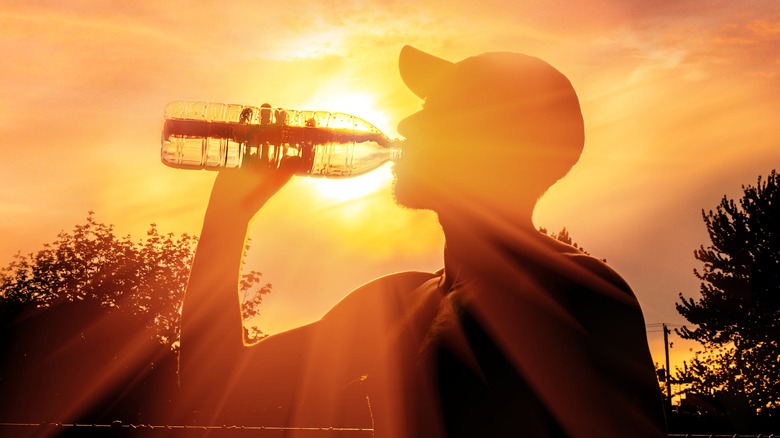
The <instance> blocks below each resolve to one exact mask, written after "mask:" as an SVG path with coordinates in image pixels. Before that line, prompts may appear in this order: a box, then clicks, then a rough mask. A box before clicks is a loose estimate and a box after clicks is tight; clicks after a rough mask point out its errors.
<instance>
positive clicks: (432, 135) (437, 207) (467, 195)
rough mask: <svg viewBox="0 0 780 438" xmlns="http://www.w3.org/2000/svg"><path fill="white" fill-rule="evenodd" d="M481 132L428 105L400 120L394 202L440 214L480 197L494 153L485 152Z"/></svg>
mask: <svg viewBox="0 0 780 438" xmlns="http://www.w3.org/2000/svg"><path fill="white" fill-rule="evenodd" d="M434 103H435V102H434ZM481 126H484V125H480V124H479V123H478V122H475V121H474V120H473V119H471V118H469V117H464V112H463V111H459V110H458V109H457V108H452V107H446V108H441V107H439V106H435V105H430V99H429V102H427V103H426V105H425V107H424V109H423V110H421V111H419V112H417V113H415V114H412V115H411V116H409V117H407V118H406V119H404V120H402V121H401V122H400V123H399V124H398V132H399V133H400V134H401V135H403V136H404V137H405V138H406V141H405V142H404V143H403V146H402V148H403V154H402V156H401V159H400V160H398V162H396V163H395V167H394V173H395V197H396V201H397V202H398V203H399V204H401V205H403V206H406V207H410V208H423V209H431V210H434V211H437V212H441V211H442V209H443V208H447V207H448V206H451V205H452V203H461V204H462V203H464V202H472V201H473V199H474V197H479V198H483V197H484V196H486V190H489V188H488V187H486V186H485V183H486V182H487V181H489V180H493V179H494V178H495V177H496V176H495V175H492V174H494V173H495V172H496V171H498V169H497V168H496V166H495V157H494V156H492V154H494V153H495V151H496V148H488V147H486V145H485V144H484V135H483V128H482V127H481ZM467 200H470V201H467Z"/></svg>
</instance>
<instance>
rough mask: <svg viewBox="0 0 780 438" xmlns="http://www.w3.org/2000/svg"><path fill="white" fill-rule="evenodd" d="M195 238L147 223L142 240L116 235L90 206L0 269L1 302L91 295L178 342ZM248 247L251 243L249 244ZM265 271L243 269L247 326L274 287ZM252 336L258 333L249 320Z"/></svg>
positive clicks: (40, 303)
mask: <svg viewBox="0 0 780 438" xmlns="http://www.w3.org/2000/svg"><path fill="white" fill-rule="evenodd" d="M196 243H197V237H195V236H191V235H188V234H186V233H185V234H182V235H181V236H179V237H175V236H174V235H173V233H169V234H166V235H163V234H160V232H159V231H158V230H157V226H156V225H155V224H151V226H150V228H149V230H148V231H147V234H146V239H145V240H143V241H139V242H133V240H132V239H131V237H130V236H125V237H123V238H119V237H117V236H116V235H115V234H114V227H113V225H106V224H103V223H99V222H97V221H96V220H95V218H94V212H89V214H88V215H87V220H86V223H85V224H83V225H77V226H76V227H75V228H74V229H73V231H72V232H71V233H66V232H64V231H63V232H60V233H59V235H58V236H57V240H55V241H54V242H53V243H47V244H44V246H43V249H42V250H40V251H38V252H37V253H31V254H28V255H26V256H23V255H21V254H16V256H15V257H14V259H13V261H11V263H10V264H9V265H8V266H6V267H4V268H0V300H2V301H3V302H5V305H9V303H12V302H17V303H26V304H30V305H34V306H35V307H38V308H50V307H53V306H55V305H57V304H61V303H65V302H76V301H94V302H96V303H99V304H100V305H101V306H102V307H105V308H106V309H112V308H122V310H125V311H129V312H131V313H132V314H133V315H137V316H139V317H147V319H148V320H149V321H150V324H151V325H150V328H151V329H153V330H154V332H155V335H156V337H157V338H158V339H159V341H160V342H162V343H164V344H167V345H170V346H172V347H175V345H176V344H175V342H176V341H177V340H178V338H179V327H180V324H179V318H180V308H181V303H182V299H183V297H184V290H185V287H186V285H187V278H188V276H189V270H190V265H191V264H192V258H193V256H194V250H195V244H196ZM246 249H248V246H247V248H246ZM261 277H262V274H261V273H260V272H258V271H254V270H252V271H249V272H245V273H242V278H241V282H240V292H241V295H242V298H243V316H244V320H245V323H247V324H249V323H251V322H252V319H253V318H254V317H255V316H257V315H258V312H259V309H258V306H259V305H260V303H261V302H262V297H263V295H265V294H267V293H269V292H270V291H271V285H270V284H265V285H262V286H259V284H260V280H261ZM245 332H246V333H251V334H252V336H250V338H249V340H250V341H252V340H259V339H260V338H262V337H263V334H262V331H260V329H258V328H257V327H256V326H249V327H246V329H245Z"/></svg>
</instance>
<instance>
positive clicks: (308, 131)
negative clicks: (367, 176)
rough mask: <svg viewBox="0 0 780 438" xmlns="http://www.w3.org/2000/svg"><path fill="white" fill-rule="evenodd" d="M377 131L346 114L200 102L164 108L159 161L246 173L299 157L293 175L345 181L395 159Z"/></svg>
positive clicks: (391, 144) (394, 152) (394, 150)
mask: <svg viewBox="0 0 780 438" xmlns="http://www.w3.org/2000/svg"><path fill="white" fill-rule="evenodd" d="M398 154H399V150H398V149H397V148H396V147H394V142H393V141H391V140H390V139H388V138H387V137H386V136H385V135H384V134H383V133H382V132H381V131H380V130H379V129H377V128H376V127H374V126H373V125H371V124H370V123H368V122H366V121H364V120H362V119H360V118H358V117H355V116H351V115H348V114H343V113H330V112H324V111H298V110H285V109H281V108H271V107H252V106H242V105H230V104H221V103H205V102H172V103H171V104H169V105H168V106H167V107H166V108H165V125H164V127H163V133H162V148H161V151H160V157H161V160H162V162H163V163H165V164H166V165H168V166H171V167H175V168H183V169H211V170H219V169H251V168H256V167H258V166H266V167H268V166H270V167H274V166H279V165H280V164H281V162H282V161H283V160H285V159H286V158H287V157H300V163H301V167H300V170H298V172H297V174H298V175H306V176H320V177H330V178H339V177H342V178H343V177H350V176H355V175H360V174H363V173H366V172H368V171H371V170H373V169H375V168H377V167H379V166H380V165H382V164H383V163H385V162H387V161H389V160H393V159H396V158H397V157H398Z"/></svg>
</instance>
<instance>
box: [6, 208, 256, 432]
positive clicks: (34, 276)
mask: <svg viewBox="0 0 780 438" xmlns="http://www.w3.org/2000/svg"><path fill="white" fill-rule="evenodd" d="M196 243H197V238H196V237H195V236H190V235H187V234H182V235H180V236H174V235H173V234H162V233H160V232H159V231H158V229H157V227H156V226H155V225H154V224H152V225H151V227H150V228H149V230H148V232H147V234H146V237H145V239H142V240H140V241H134V240H133V239H131V238H130V236H126V237H122V238H120V237H117V236H116V234H115V232H114V228H113V226H111V225H106V224H103V223H100V222H98V221H96V220H95V217H94V213H92V212H90V213H89V214H88V216H87V219H86V222H85V223H84V224H81V225H77V226H76V227H75V228H74V229H73V230H72V231H71V232H65V231H63V232H61V233H60V234H59V235H58V236H57V239H56V240H55V241H54V242H52V243H49V244H46V245H44V247H43V249H41V250H40V251H38V252H35V253H31V254H28V255H26V256H23V255H21V254H17V255H16V256H15V257H14V259H13V260H12V261H11V262H10V264H8V265H7V266H6V267H3V268H0V422H20V421H21V422H41V421H46V422H51V421H59V422H86V423H96V422H108V423H110V422H111V421H114V420H122V421H126V422H134V423H136V422H150V423H165V422H169V421H177V419H176V418H173V419H172V418H170V417H167V415H170V413H172V412H175V409H173V407H174V405H175V403H176V399H177V397H178V386H177V382H178V378H177V372H178V352H177V346H178V338H179V333H180V308H181V303H182V299H183V296H184V290H185V287H186V283H187V279H188V276H189V270H190V265H191V263H192V259H193V256H194V250H195V245H196ZM261 278H262V276H261V274H260V273H259V272H257V271H248V272H246V271H245V272H244V273H243V274H242V277H241V279H240V285H239V289H240V293H241V296H242V297H243V308H242V316H243V318H244V326H245V327H244V329H245V335H246V336H247V340H248V341H256V340H259V339H260V338H262V337H263V336H264V335H263V333H262V331H260V329H259V328H257V327H256V326H254V325H252V324H251V321H252V320H254V318H255V317H256V316H257V315H258V313H259V310H260V307H259V306H260V304H261V302H262V297H263V295H265V294H267V293H269V292H270V290H271V286H270V285H269V284H265V285H262V284H261Z"/></svg>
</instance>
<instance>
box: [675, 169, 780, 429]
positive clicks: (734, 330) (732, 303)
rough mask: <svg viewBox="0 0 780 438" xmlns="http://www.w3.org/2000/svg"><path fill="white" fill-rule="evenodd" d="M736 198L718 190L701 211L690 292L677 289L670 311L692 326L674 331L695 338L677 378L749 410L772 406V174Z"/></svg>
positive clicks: (779, 329) (778, 321)
mask: <svg viewBox="0 0 780 438" xmlns="http://www.w3.org/2000/svg"><path fill="white" fill-rule="evenodd" d="M742 189H743V191H744V194H743V196H742V198H741V199H740V200H739V202H738V203H737V202H735V201H734V200H731V199H728V198H727V197H725V196H724V197H723V199H722V200H721V202H720V204H719V205H718V206H717V207H716V209H715V211H712V210H711V211H709V212H704V211H702V217H703V219H704V223H705V224H706V226H707V232H708V233H709V237H710V240H711V242H712V243H711V244H710V245H709V246H703V245H702V246H701V247H700V248H699V249H698V250H696V251H695V252H694V256H695V257H696V259H697V260H699V261H701V262H702V263H703V265H704V266H703V268H702V270H701V271H699V270H695V271H694V274H695V275H696V277H697V278H698V279H699V280H701V287H700V294H701V297H700V298H698V299H694V298H686V297H684V296H683V294H682V293H680V295H679V298H680V300H679V302H678V303H677V304H676V307H677V311H678V312H679V313H680V314H681V315H682V316H684V317H685V318H686V319H687V320H688V321H689V322H690V323H691V324H692V327H688V326H683V327H682V328H681V329H679V330H677V333H678V334H679V335H680V336H681V337H682V338H685V339H692V340H695V341H698V342H699V343H700V344H701V345H702V346H703V347H704V351H700V352H698V353H696V355H695V357H694V358H693V360H692V361H691V364H690V366H689V367H687V369H686V370H684V371H682V372H680V379H685V380H686V381H690V382H692V386H691V388H690V390H689V392H695V393H700V394H708V395H716V396H719V397H721V398H726V399H740V400H741V401H742V402H744V403H747V405H749V406H750V408H751V409H752V410H753V411H754V412H759V413H764V414H776V413H778V412H780V411H779V409H780V346H779V345H778V342H779V341H780V176H778V174H777V173H776V171H774V170H773V171H772V172H771V174H770V175H769V177H768V178H767V179H766V180H763V179H762V178H761V177H759V178H758V184H757V185H756V186H755V187H753V186H747V187H745V186H743V187H742Z"/></svg>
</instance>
